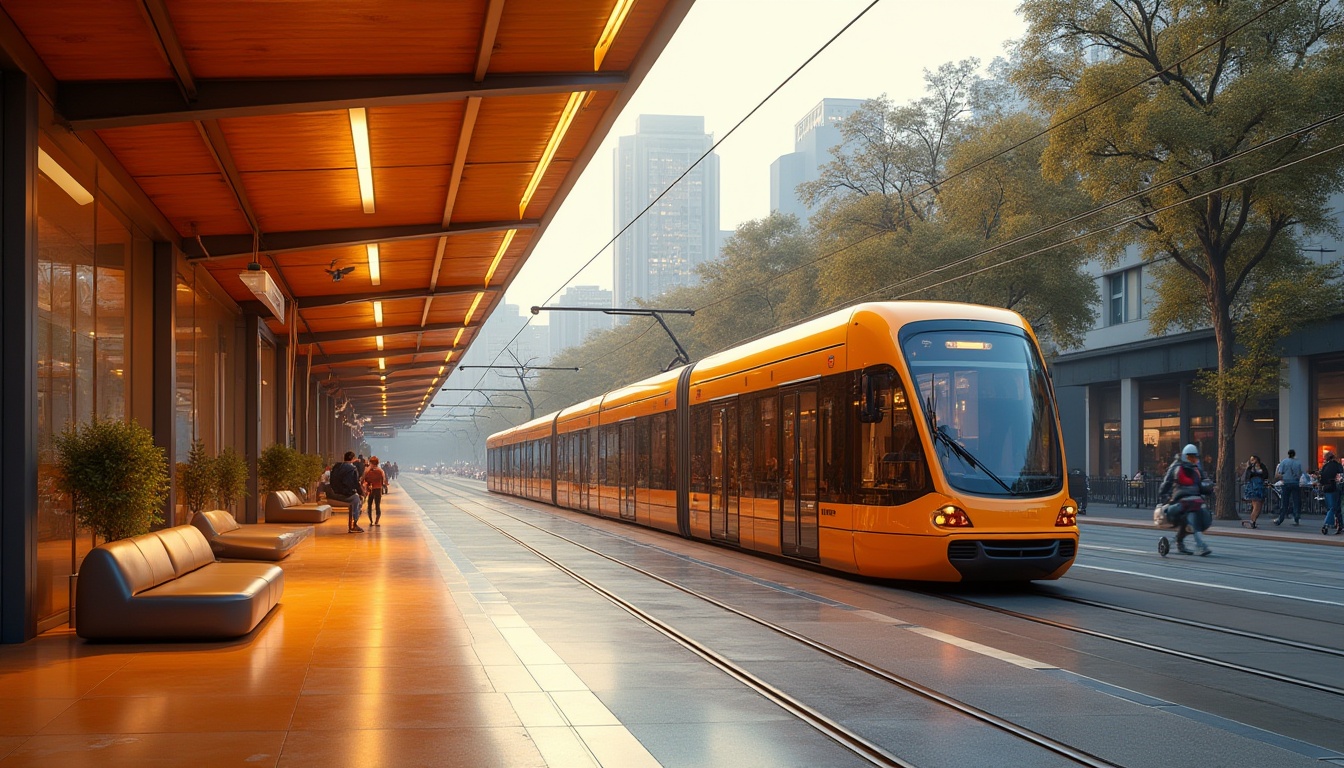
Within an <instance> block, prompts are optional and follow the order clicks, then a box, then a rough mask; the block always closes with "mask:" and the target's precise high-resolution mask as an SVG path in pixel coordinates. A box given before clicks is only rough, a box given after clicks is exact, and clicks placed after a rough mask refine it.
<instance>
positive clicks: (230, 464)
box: [214, 448, 247, 510]
mask: <svg viewBox="0 0 1344 768" xmlns="http://www.w3.org/2000/svg"><path fill="white" fill-rule="evenodd" d="M246 492H247V462H246V461H245V460H244V459H243V457H242V454H240V453H238V452H237V451H235V450H233V448H225V449H224V450H222V451H220V452H219V455H218V456H216V457H215V490H214V494H215V503H216V504H218V505H219V508H220V509H227V510H232V509H233V503H234V502H235V501H237V500H238V497H239V496H242V495H243V494H244V493H246Z"/></svg>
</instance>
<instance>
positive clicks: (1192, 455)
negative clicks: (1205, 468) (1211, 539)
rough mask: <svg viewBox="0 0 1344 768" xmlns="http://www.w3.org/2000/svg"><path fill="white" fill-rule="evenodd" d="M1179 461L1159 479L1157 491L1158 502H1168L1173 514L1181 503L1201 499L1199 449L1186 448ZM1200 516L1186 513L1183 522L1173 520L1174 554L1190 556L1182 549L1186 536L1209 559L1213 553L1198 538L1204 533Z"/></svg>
mask: <svg viewBox="0 0 1344 768" xmlns="http://www.w3.org/2000/svg"><path fill="white" fill-rule="evenodd" d="M1181 453H1182V457H1180V458H1178V459H1176V460H1175V461H1173V462H1172V463H1171V466H1170V467H1167V475H1166V477H1164V478H1162V486H1161V487H1160V488H1158V489H1157V497H1158V498H1159V499H1165V498H1169V499H1171V503H1170V504H1169V505H1168V507H1167V511H1168V513H1169V516H1170V513H1175V512H1177V511H1178V510H1177V509H1173V507H1175V508H1179V506H1180V504H1181V501H1182V500H1184V499H1188V498H1191V497H1193V496H1200V495H1203V492H1204V489H1203V484H1204V473H1203V472H1202V471H1200V469H1199V449H1198V448H1196V447H1195V445H1194V444H1193V443H1191V444H1190V445H1187V446H1185V450H1184V451H1182V452H1181ZM1200 516H1201V515H1200V513H1199V512H1196V511H1193V510H1191V511H1187V512H1186V513H1185V517H1184V519H1181V518H1180V517H1178V518H1177V520H1176V551H1177V552H1180V553H1181V554H1183V555H1193V554H1194V552H1191V551H1190V550H1189V549H1188V548H1187V547H1186V546H1185V537H1186V534H1187V533H1193V534H1194V535H1195V546H1197V547H1199V554H1200V555H1208V554H1209V553H1210V552H1212V551H1213V550H1211V549H1209V545H1207V544H1205V543H1204V537H1203V536H1200V535H1199V534H1200V531H1201V530H1203V528H1202V522H1203V521H1201V520H1200Z"/></svg>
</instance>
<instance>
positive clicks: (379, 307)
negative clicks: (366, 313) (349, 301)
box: [373, 301, 383, 328]
mask: <svg viewBox="0 0 1344 768" xmlns="http://www.w3.org/2000/svg"><path fill="white" fill-rule="evenodd" d="M373 323H374V325H377V326H378V327H379V328H382V327H383V302H381V301H375V302H373Z"/></svg>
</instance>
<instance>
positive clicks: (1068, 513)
mask: <svg viewBox="0 0 1344 768" xmlns="http://www.w3.org/2000/svg"><path fill="white" fill-rule="evenodd" d="M1077 524H1078V508H1077V507H1075V506H1074V505H1072V504H1065V505H1064V506H1062V507H1060V508H1059V514H1058V515H1055V527H1057V528H1070V527H1072V526H1075V525H1077Z"/></svg>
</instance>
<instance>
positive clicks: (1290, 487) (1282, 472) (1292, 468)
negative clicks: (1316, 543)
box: [1274, 448, 1302, 525]
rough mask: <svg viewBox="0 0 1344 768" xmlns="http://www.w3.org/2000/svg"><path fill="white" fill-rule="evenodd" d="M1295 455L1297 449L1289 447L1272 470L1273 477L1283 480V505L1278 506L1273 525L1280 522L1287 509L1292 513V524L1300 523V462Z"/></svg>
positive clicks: (1285, 515)
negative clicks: (1284, 457)
mask: <svg viewBox="0 0 1344 768" xmlns="http://www.w3.org/2000/svg"><path fill="white" fill-rule="evenodd" d="M1296 456H1297V451H1295V450H1293V449H1291V448H1289V449H1288V458H1286V459H1284V460H1283V461H1280V462H1279V466H1278V467H1277V468H1276V469H1275V470H1274V479H1276V480H1282V481H1283V506H1281V507H1279V516H1278V518H1276V519H1275V520H1274V524H1275V525H1280V524H1282V523H1283V519H1284V518H1285V517H1287V516H1288V512H1289V511H1291V512H1292V513H1293V525H1300V524H1301V523H1302V462H1300V461H1298V460H1297V458H1296Z"/></svg>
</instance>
